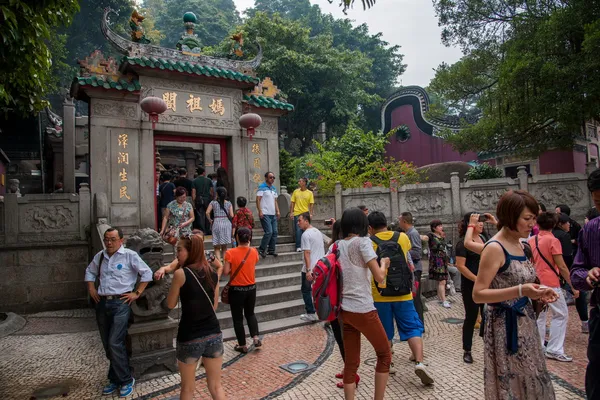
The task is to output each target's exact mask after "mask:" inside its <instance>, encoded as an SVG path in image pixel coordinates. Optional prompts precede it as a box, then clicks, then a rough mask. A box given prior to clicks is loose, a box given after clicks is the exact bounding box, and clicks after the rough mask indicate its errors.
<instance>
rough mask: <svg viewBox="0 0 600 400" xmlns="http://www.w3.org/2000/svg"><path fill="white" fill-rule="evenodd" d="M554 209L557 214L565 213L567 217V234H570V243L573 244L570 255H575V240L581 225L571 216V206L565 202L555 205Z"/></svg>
mask: <svg viewBox="0 0 600 400" xmlns="http://www.w3.org/2000/svg"><path fill="white" fill-rule="evenodd" d="M555 211H556V213H557V214H561V213H563V214H566V215H567V217H569V235H571V243H572V244H573V253H572V256H573V257H575V254H576V253H577V246H578V243H577V240H578V239H579V232H581V225H579V222H577V221H575V220H574V219H573V218H571V208H570V207H569V206H567V205H566V204H559V205H557V206H556V208H555Z"/></svg>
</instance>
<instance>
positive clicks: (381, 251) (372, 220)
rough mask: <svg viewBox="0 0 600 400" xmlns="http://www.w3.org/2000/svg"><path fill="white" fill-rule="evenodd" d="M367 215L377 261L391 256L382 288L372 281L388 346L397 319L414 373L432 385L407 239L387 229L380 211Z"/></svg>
mask: <svg viewBox="0 0 600 400" xmlns="http://www.w3.org/2000/svg"><path fill="white" fill-rule="evenodd" d="M368 218H369V233H370V235H371V241H372V242H373V250H375V252H376V254H378V258H379V260H381V258H382V257H385V256H388V257H389V259H390V267H389V268H388V269H387V274H386V285H385V287H381V286H380V285H378V284H377V283H376V282H375V280H372V281H371V293H372V295H373V301H374V302H375V308H376V309H377V314H378V315H379V319H380V320H381V324H382V325H383V328H384V329H385V333H386V335H387V339H388V342H389V345H390V349H393V342H392V340H393V339H394V322H396V326H397V327H398V335H399V336H400V340H401V341H403V342H404V341H406V342H408V347H409V348H410V351H411V353H412V357H411V360H414V362H415V374H417V376H418V377H419V379H421V382H422V383H423V384H424V385H431V384H432V383H433V377H432V376H431V374H429V372H428V371H427V368H426V367H425V364H423V338H422V336H423V323H422V322H421V320H420V319H419V315H418V314H417V310H416V309H415V305H414V302H413V294H412V286H413V271H412V269H414V267H413V266H412V265H411V264H412V260H410V253H409V250H410V239H409V238H408V236H407V235H406V234H405V233H401V232H396V231H388V229H387V220H386V218H385V215H384V214H383V213H382V212H380V211H373V212H372V213H370V214H369V217H368ZM392 354H393V352H392ZM391 367H393V363H392V364H391ZM391 372H392V371H391V370H390V373H391Z"/></svg>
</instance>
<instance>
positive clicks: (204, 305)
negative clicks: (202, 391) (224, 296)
mask: <svg viewBox="0 0 600 400" xmlns="http://www.w3.org/2000/svg"><path fill="white" fill-rule="evenodd" d="M177 261H178V264H179V265H180V266H181V268H180V269H177V270H176V271H175V273H174V275H173V282H172V283H171V287H170V289H169V294H168V295H167V306H168V307H169V308H171V309H173V308H175V306H176V305H177V301H178V300H179V299H181V320H180V321H179V329H178V330H177V350H176V355H177V364H178V365H179V374H180V375H181V394H180V399H181V400H191V399H192V398H193V397H194V391H195V389H196V368H197V367H198V362H199V361H200V359H201V358H202V364H203V365H204V369H205V371H206V382H207V385H208V391H209V392H210V395H211V396H212V398H213V399H219V400H221V399H225V391H224V390H223V387H222V386H221V366H222V365H223V334H222V333H221V327H220V326H219V320H218V319H217V314H216V311H215V310H216V309H217V306H218V304H219V277H218V275H217V273H216V272H215V271H214V270H213V269H212V268H211V267H210V266H209V264H208V261H207V260H206V258H205V256H204V243H203V241H202V237H201V236H200V235H190V236H185V237H181V238H180V239H179V241H178V242H177Z"/></svg>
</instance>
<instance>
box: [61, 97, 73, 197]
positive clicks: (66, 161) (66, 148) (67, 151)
mask: <svg viewBox="0 0 600 400" xmlns="http://www.w3.org/2000/svg"><path fill="white" fill-rule="evenodd" d="M63 112H64V118H63V121H64V122H63V166H64V167H63V188H64V191H65V193H75V189H76V188H75V104H74V103H73V100H72V99H66V100H65V102H64V104H63Z"/></svg>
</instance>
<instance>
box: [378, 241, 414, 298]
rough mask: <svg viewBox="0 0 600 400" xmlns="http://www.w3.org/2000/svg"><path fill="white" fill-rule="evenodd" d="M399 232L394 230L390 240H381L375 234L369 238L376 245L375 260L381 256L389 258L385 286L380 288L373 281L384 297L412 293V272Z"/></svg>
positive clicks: (379, 259)
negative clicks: (399, 240)
mask: <svg viewBox="0 0 600 400" xmlns="http://www.w3.org/2000/svg"><path fill="white" fill-rule="evenodd" d="M399 238H400V232H394V234H393V235H392V238H391V239H390V240H382V239H380V238H378V237H377V236H375V235H373V236H371V240H372V241H373V242H374V243H375V244H376V245H377V261H381V259H382V258H385V257H389V258H390V267H389V268H388V271H387V278H386V287H385V288H380V287H379V284H378V283H377V282H375V286H376V287H377V291H378V292H379V294H380V295H382V296H384V297H392V296H404V295H407V294H410V293H412V286H413V283H412V281H413V273H412V272H411V270H410V268H409V266H408V262H407V261H406V256H405V255H404V251H402V247H401V246H400V243H398V239H399Z"/></svg>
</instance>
